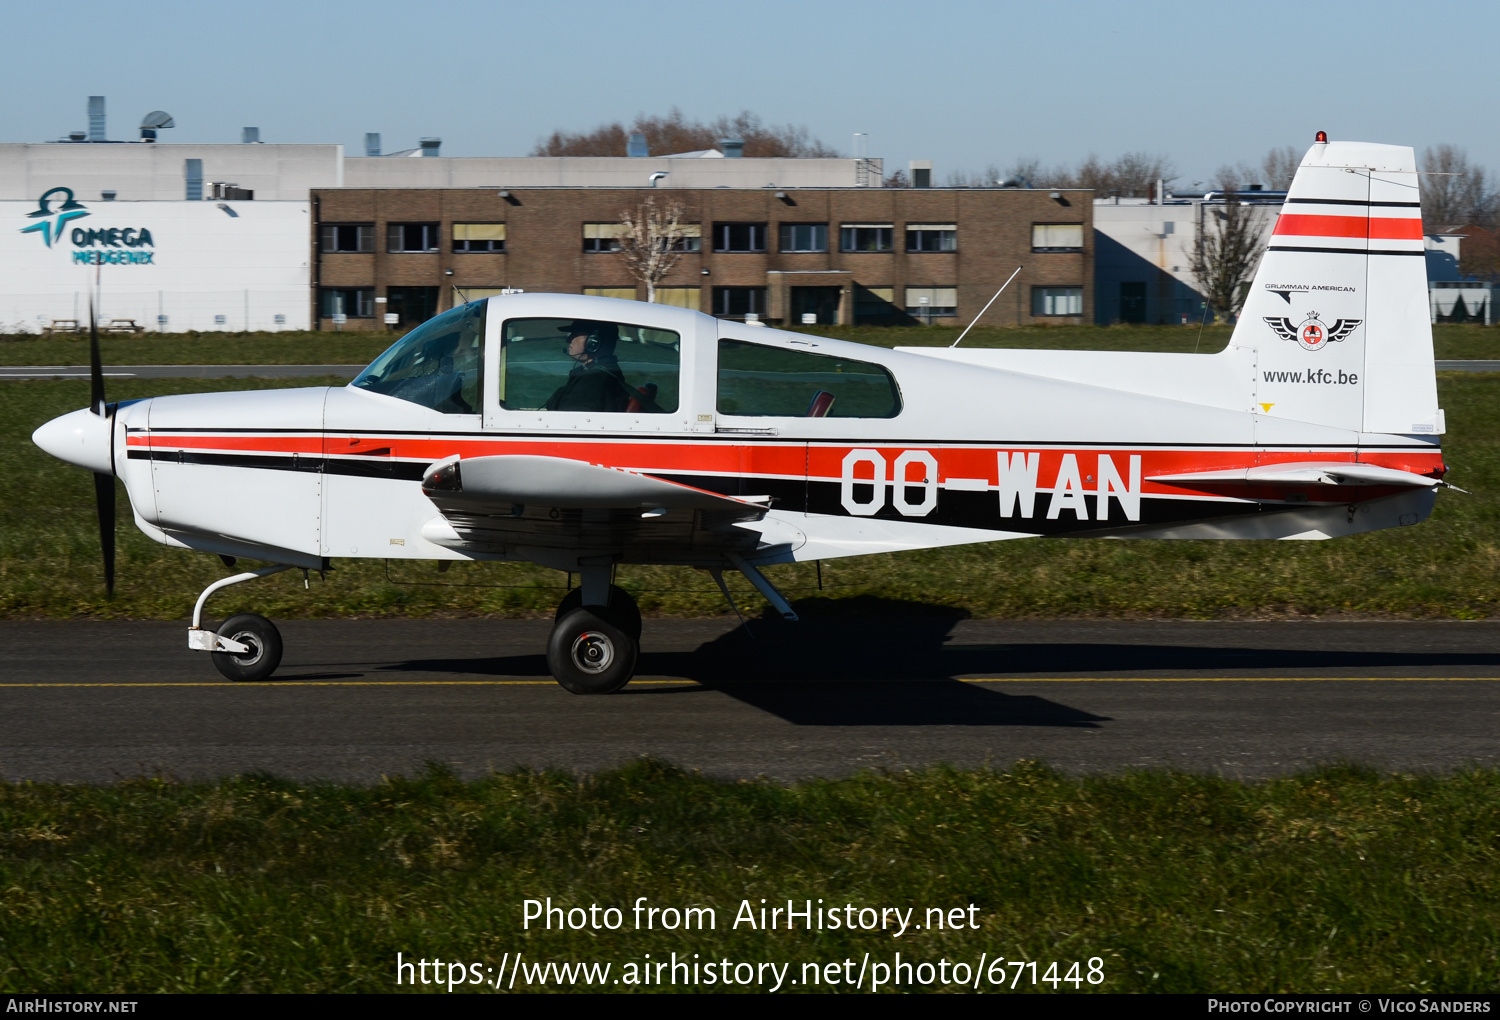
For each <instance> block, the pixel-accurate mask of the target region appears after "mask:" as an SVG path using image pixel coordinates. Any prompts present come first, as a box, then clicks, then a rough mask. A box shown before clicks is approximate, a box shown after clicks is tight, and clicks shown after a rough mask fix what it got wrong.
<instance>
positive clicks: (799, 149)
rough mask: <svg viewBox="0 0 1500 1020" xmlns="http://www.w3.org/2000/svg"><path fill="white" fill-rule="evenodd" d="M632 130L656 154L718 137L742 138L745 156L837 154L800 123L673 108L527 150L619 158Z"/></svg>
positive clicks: (557, 134) (709, 143)
mask: <svg viewBox="0 0 1500 1020" xmlns="http://www.w3.org/2000/svg"><path fill="white" fill-rule="evenodd" d="M633 133H640V134H643V135H645V136H646V146H647V148H648V149H649V150H650V151H651V153H652V155H659V156H665V155H669V154H671V153H674V152H697V151H700V150H703V149H713V148H717V147H718V145H719V139H721V138H740V139H743V140H744V142H745V153H744V154H745V155H746V156H773V157H774V156H786V157H796V158H818V157H830V156H837V155H838V152H837V151H835V150H834V149H832V148H831V147H829V146H827V145H825V144H823V142H822V141H821V140H819V139H817V138H813V137H812V136H811V134H809V132H808V130H807V128H806V127H803V126H801V125H797V124H781V125H776V124H765V123H763V122H762V121H761V119H760V117H759V116H757V115H756V114H753V113H751V112H750V111H749V110H742V111H741V112H740V113H738V114H736V115H735V116H733V117H723V116H721V117H716V118H714V119H713V120H711V121H708V122H707V123H704V122H702V121H690V120H688V119H687V118H686V117H684V116H683V114H682V111H681V110H679V109H677V107H675V106H674V107H672V110H671V112H670V113H668V114H667V115H666V116H648V115H646V114H644V113H642V114H637V115H636V118H635V121H634V122H633V123H631V124H630V125H629V126H628V127H627V126H626V125H625V124H623V123H620V122H619V121H616V122H615V123H613V124H601V125H599V126H598V127H596V128H594V129H593V130H592V131H578V132H574V131H554V132H552V134H551V135H550V136H548V137H547V138H545V139H543V140H542V141H539V142H537V144H536V147H535V148H534V149H532V151H531V154H532V155H533V156H623V155H625V150H626V145H627V142H628V139H629V136H630V135H631V134H633Z"/></svg>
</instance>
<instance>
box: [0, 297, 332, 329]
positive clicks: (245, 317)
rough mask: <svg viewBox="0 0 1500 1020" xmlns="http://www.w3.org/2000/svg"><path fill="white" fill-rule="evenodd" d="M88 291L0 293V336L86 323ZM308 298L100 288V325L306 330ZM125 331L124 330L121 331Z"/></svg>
mask: <svg viewBox="0 0 1500 1020" xmlns="http://www.w3.org/2000/svg"><path fill="white" fill-rule="evenodd" d="M89 296H90V295H89V292H88V291H86V290H68V291H61V290H59V291H53V292H51V293H41V294H36V293H33V294H25V295H18V294H7V293H4V292H0V333H41V332H43V331H44V330H48V329H67V328H68V324H69V323H70V322H76V323H77V324H78V326H79V327H80V328H82V329H87V328H88V323H89ZM310 300H311V294H310V292H309V290H308V288H306V287H287V288H281V289H277V290H249V289H244V290H206V291H181V290H158V291H143V290H139V289H131V290H128V291H119V292H114V293H111V292H110V290H109V287H108V286H107V285H106V286H104V287H102V288H101V289H100V293H99V296H98V301H99V311H98V315H99V324H100V326H101V327H103V326H105V325H107V324H108V323H109V322H110V321H111V320H127V321H130V322H133V323H134V324H135V326H136V327H137V328H139V329H140V330H141V331H142V332H147V333H183V332H187V331H190V330H198V331H203V332H209V331H214V330H217V331H221V332H228V333H238V332H243V331H256V332H276V331H278V330H303V329H311V328H312V325H311V321H310V306H309V301H310ZM123 328H128V327H123Z"/></svg>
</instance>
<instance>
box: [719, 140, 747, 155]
mask: <svg viewBox="0 0 1500 1020" xmlns="http://www.w3.org/2000/svg"><path fill="white" fill-rule="evenodd" d="M719 151H720V152H722V153H724V157H725V158H726V159H739V158H740V157H742V156H744V155H745V140H744V139H743V138H720V139H719Z"/></svg>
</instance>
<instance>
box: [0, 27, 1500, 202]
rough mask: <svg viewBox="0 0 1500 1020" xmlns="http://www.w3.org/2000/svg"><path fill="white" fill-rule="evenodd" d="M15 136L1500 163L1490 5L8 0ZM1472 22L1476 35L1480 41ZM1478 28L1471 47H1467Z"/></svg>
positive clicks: (1209, 161) (507, 149) (947, 165)
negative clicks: (1317, 150)
mask: <svg viewBox="0 0 1500 1020" xmlns="http://www.w3.org/2000/svg"><path fill="white" fill-rule="evenodd" d="M3 10H4V13H5V23H6V27H7V31H6V36H7V38H8V39H9V43H10V44H9V45H8V46H7V51H8V52H7V58H6V60H5V61H4V62H3V64H0V94H3V95H4V97H5V101H4V102H3V103H0V141H46V140H50V139H55V138H58V137H61V136H63V135H65V134H66V133H67V131H69V130H70V129H82V128H84V127H85V126H86V124H87V117H86V115H85V102H86V97H87V96H88V95H89V94H103V95H105V96H107V98H108V103H109V131H110V137H112V138H133V137H134V136H135V135H136V131H135V126H136V125H137V124H138V123H139V121H140V117H141V116H142V115H143V114H145V113H146V112H147V111H149V110H153V109H165V110H167V111H169V112H171V113H172V114H173V115H174V116H175V117H176V121H177V125H178V126H177V127H176V128H175V129H173V130H172V131H168V132H164V133H163V141H216V142H230V141H238V140H239V131H240V128H241V127H242V126H244V125H255V126H258V127H259V128H260V129H261V137H262V138H263V139H264V140H266V141H277V142H328V141H337V142H343V143H344V144H345V145H346V146H348V147H349V150H350V151H351V152H359V151H362V150H361V148H360V146H361V144H362V141H363V137H364V132H366V131H379V132H381V134H382V135H383V138H384V143H385V147H386V150H387V151H391V150H393V149H397V148H405V147H409V146H412V145H415V144H416V140H417V138H418V137H419V136H422V135H437V136H440V137H441V138H442V139H443V154H444V155H452V156H478V155H524V154H526V153H527V152H529V151H530V149H531V147H532V146H533V145H534V144H535V143H536V141H537V139H538V138H540V137H542V136H544V135H546V134H548V133H549V132H550V131H552V130H553V129H554V128H559V127H561V128H567V129H572V130H579V129H586V128H589V127H592V126H594V125H595V124H598V123H600V122H604V121H610V120H615V119H628V118H630V117H632V116H633V115H634V114H636V113H637V112H642V111H644V112H665V111H666V110H668V109H669V108H670V107H672V106H674V105H675V106H678V107H680V108H681V109H682V110H683V111H684V112H685V113H686V114H687V115H688V116H690V117H703V118H711V117H713V116H716V115H718V114H720V113H734V112H737V111H739V110H741V109H749V110H753V111H755V112H757V113H759V114H760V115H761V116H762V117H763V118H764V119H765V120H767V121H770V122H773V123H786V122H791V123H799V124H804V125H806V126H807V127H808V128H809V129H810V130H811V131H812V133H813V134H814V135H817V136H819V137H821V138H822V139H823V140H824V141H826V142H828V143H829V144H832V145H834V146H836V147H838V148H839V149H841V150H843V151H845V152H847V151H848V150H849V147H850V144H851V141H850V140H851V135H852V133H853V132H856V131H864V132H868V133H869V136H870V154H871V155H877V156H884V157H885V158H886V160H887V169H893V168H895V167H898V166H905V165H906V162H907V160H910V159H931V160H933V161H934V162H935V166H936V174H935V176H936V177H937V178H938V179H939V180H941V179H942V178H943V176H944V175H945V174H946V172H947V171H949V170H952V169H961V170H971V171H972V170H979V169H981V168H982V167H984V166H985V165H986V164H989V163H995V164H997V165H999V166H1001V167H1005V166H1007V165H1008V164H1009V163H1010V162H1011V161H1013V160H1014V159H1016V158H1017V157H1021V156H1037V157H1040V158H1041V159H1042V160H1043V162H1045V163H1048V164H1052V163H1074V162H1076V161H1078V160H1079V159H1081V158H1082V157H1084V156H1086V155H1088V154H1089V153H1091V152H1094V153H1098V154H1099V155H1100V156H1103V157H1106V158H1108V157H1111V156H1114V155H1117V154H1119V153H1121V152H1125V151H1129V150H1138V149H1143V150H1148V151H1152V152H1162V153H1166V154H1168V155H1170V156H1171V158H1172V159H1173V161H1174V162H1175V164H1176V166H1177V168H1178V170H1179V181H1180V183H1183V184H1186V183H1189V182H1192V181H1195V180H1204V179H1208V178H1209V177H1210V175H1212V173H1213V172H1214V170H1215V168H1216V167H1218V166H1219V165H1220V164H1223V163H1233V162H1237V161H1240V160H1245V161H1249V162H1251V163H1258V162H1259V161H1260V159H1261V157H1262V156H1263V155H1264V153H1265V152H1266V150H1267V149H1269V148H1270V147H1272V146H1280V145H1294V146H1296V147H1297V148H1298V149H1299V151H1300V150H1301V149H1302V148H1304V147H1305V146H1306V145H1307V144H1308V143H1310V142H1311V140H1312V137H1313V134H1314V132H1315V131H1317V130H1319V129H1325V130H1327V131H1328V132H1329V134H1330V135H1331V136H1332V137H1334V138H1357V139H1362V140H1366V141H1382V142H1397V143H1404V144H1409V145H1415V146H1417V147H1418V148H1419V149H1420V148H1421V147H1423V146H1427V145H1432V144H1437V143H1440V142H1452V143H1454V144H1457V145H1461V146H1463V147H1465V148H1466V149H1467V150H1468V151H1469V155H1470V157H1471V158H1472V159H1473V160H1475V161H1477V162H1478V163H1480V164H1482V165H1485V166H1487V167H1490V168H1492V169H1500V136H1497V133H1496V131H1495V129H1494V117H1493V114H1491V113H1490V112H1489V110H1490V106H1491V105H1492V103H1493V101H1494V97H1495V96H1496V94H1497V90H1496V85H1497V84H1500V70H1497V66H1500V65H1497V63H1496V62H1495V61H1493V60H1491V59H1489V58H1487V57H1486V56H1485V55H1484V53H1485V52H1486V46H1485V45H1484V43H1483V42H1482V40H1486V39H1491V38H1493V37H1494V35H1495V33H1496V28H1497V24H1496V22H1497V11H1500V8H1497V7H1496V5H1494V4H1493V3H1477V2H1466V0H1456V2H1450V3H1445V4H1443V5H1441V6H1440V7H1434V6H1431V5H1418V4H1415V3H1409V2H1408V3H1401V4H1397V3H1394V2H1391V0H1366V2H1362V3H1354V2H1348V3H1327V2H1320V0H1299V2H1281V0H1269V2H1265V0H1263V2H1259V3H1239V4H1234V5H1230V4H1219V3H1204V2H1197V3H1189V2H1171V0H1157V2H1146V0H1142V2H1135V3H1125V2H1117V3H1098V2H1065V0H1064V2H1057V0H1053V2H1046V3H1044V2H1031V3H1024V4H1023V3H1008V2H996V0H991V2H967V0H962V2H960V0H948V2H944V0H926V2H921V3H919V2H916V0H904V2H901V3H894V2H885V0H859V2H848V3H846V2H833V0H800V2H786V0H739V2H736V3H732V4H730V3H718V4H712V3H702V2H698V3H687V2H680V0H637V2H634V3H601V2H580V0H547V2H545V3H510V2H489V3H478V2H448V3H444V2H428V3H413V2H406V3H397V2H392V0H361V2H358V3H354V2H344V0H299V2H295V3H293V2H290V0H256V2H254V3H248V4H236V5H230V4H203V3H193V4H188V3H181V2H159V0H157V2H153V0H133V2H130V3H111V4H104V3H83V2H74V0H62V2H48V3H40V2H35V0H8V2H7V3H6V4H5V5H4V7H3ZM1466 40H1468V41H1466ZM1476 40H1477V41H1476Z"/></svg>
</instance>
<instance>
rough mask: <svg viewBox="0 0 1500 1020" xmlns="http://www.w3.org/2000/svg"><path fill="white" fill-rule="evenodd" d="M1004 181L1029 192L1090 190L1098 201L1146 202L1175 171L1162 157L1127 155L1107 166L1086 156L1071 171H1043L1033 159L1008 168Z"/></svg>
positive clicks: (1053, 168) (1020, 161) (1106, 163)
mask: <svg viewBox="0 0 1500 1020" xmlns="http://www.w3.org/2000/svg"><path fill="white" fill-rule="evenodd" d="M1004 179H1006V180H1017V181H1023V182H1027V183H1029V185H1030V186H1031V187H1033V188H1092V189H1093V190H1094V193H1095V195H1096V197H1098V198H1107V197H1108V196H1110V195H1119V196H1120V197H1122V198H1146V197H1148V196H1150V195H1152V194H1154V193H1155V191H1156V182H1157V181H1165V182H1166V183H1168V184H1170V183H1171V182H1172V181H1175V180H1176V179H1177V170H1176V168H1175V167H1173V166H1172V161H1171V160H1170V159H1168V158H1167V157H1166V156H1162V155H1154V154H1152V153H1149V152H1127V153H1125V154H1124V155H1123V156H1120V157H1118V158H1116V159H1113V160H1111V161H1109V162H1105V161H1104V160H1101V159H1100V158H1099V157H1098V156H1095V155H1090V156H1089V157H1088V158H1087V159H1085V160H1084V161H1083V162H1082V163H1080V164H1079V165H1078V166H1077V167H1076V168H1074V169H1069V168H1067V167H1065V166H1053V167H1046V166H1043V165H1042V161H1041V160H1039V159H1037V158H1036V157H1035V156H1025V157H1022V158H1020V159H1017V160H1016V161H1015V162H1014V163H1012V164H1011V167H1010V169H1009V170H1007V171H1006V172H1005V174H1004Z"/></svg>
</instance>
